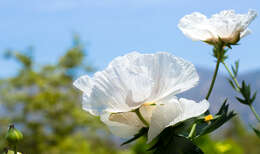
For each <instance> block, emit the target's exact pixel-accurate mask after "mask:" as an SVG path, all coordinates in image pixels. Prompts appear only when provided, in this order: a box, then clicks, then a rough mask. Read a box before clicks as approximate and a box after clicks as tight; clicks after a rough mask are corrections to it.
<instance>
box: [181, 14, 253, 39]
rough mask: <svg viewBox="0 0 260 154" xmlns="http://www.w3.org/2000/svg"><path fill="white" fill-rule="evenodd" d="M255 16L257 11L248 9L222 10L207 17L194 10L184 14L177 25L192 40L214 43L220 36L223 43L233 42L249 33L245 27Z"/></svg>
mask: <svg viewBox="0 0 260 154" xmlns="http://www.w3.org/2000/svg"><path fill="white" fill-rule="evenodd" d="M256 16H257V12H256V11H253V10H249V12H248V13H247V14H236V13H235V11H234V10H224V11H221V12H220V13H219V14H215V15H213V16H212V17H211V18H209V19H208V18H207V17H206V16H205V15H203V14H201V13H199V12H194V13H192V14H189V15H186V16H184V17H183V18H182V19H181V20H180V22H179V25H178V27H179V28H180V30H181V31H182V32H183V33H184V35H186V36H187V37H189V38H191V39H192V40H194V41H204V42H207V43H209V44H215V43H216V42H218V40H219V38H221V40H222V41H224V42H225V43H229V44H235V43H237V42H238V41H239V40H240V38H242V37H244V36H246V35H247V34H249V33H250V30H249V29H248V28H247V27H248V25H249V24H250V23H251V22H252V21H253V20H254V19H255V17H256Z"/></svg>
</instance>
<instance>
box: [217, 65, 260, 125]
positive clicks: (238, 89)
mask: <svg viewBox="0 0 260 154" xmlns="http://www.w3.org/2000/svg"><path fill="white" fill-rule="evenodd" d="M222 64H223V65H224V66H225V68H226V70H227V71H228V73H229V75H230V76H231V78H232V79H233V81H234V82H235V84H236V91H238V92H240V88H241V87H240V85H239V83H238V81H237V79H236V77H235V76H234V75H233V73H232V72H231V71H230V69H229V68H228V66H227V65H226V63H225V62H224V61H223V62H222ZM248 106H249V108H250V109H251V111H252V112H253V114H254V116H255V117H256V119H257V120H258V122H260V117H259V115H258V114H257V113H256V111H255V108H254V107H253V106H252V105H248Z"/></svg>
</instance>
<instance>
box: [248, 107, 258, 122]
mask: <svg viewBox="0 0 260 154" xmlns="http://www.w3.org/2000/svg"><path fill="white" fill-rule="evenodd" d="M249 107H250V109H251V111H252V112H253V114H254V116H255V117H256V119H257V120H258V122H260V117H259V115H258V114H257V113H256V111H255V108H254V107H253V106H252V105H249Z"/></svg>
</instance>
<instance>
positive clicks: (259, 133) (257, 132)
mask: <svg viewBox="0 0 260 154" xmlns="http://www.w3.org/2000/svg"><path fill="white" fill-rule="evenodd" d="M252 129H253V130H254V132H255V134H256V135H257V136H258V137H259V138H260V130H257V129H256V128H254V127H252Z"/></svg>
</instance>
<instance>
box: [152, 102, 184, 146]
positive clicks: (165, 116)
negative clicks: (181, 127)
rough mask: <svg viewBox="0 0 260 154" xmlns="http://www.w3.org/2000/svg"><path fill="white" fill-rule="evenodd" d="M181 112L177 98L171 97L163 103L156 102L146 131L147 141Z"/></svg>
mask: <svg viewBox="0 0 260 154" xmlns="http://www.w3.org/2000/svg"><path fill="white" fill-rule="evenodd" d="M181 112H182V109H181V106H180V104H179V102H178V100H177V99H172V100H170V101H169V102H166V103H164V104H160V103H158V104H156V108H155V109H154V111H153V114H152V119H151V124H150V127H149V131H148V140H147V143H149V142H151V141H152V140H153V139H154V138H155V137H156V136H157V135H159V134H160V133H161V132H162V131H163V129H164V128H166V127H167V126H168V125H169V124H170V123H171V122H172V121H173V120H174V119H175V118H177V117H178V116H179V115H180V114H181Z"/></svg>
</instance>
